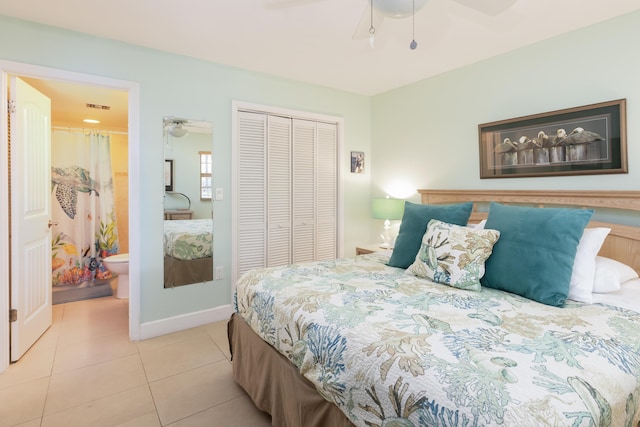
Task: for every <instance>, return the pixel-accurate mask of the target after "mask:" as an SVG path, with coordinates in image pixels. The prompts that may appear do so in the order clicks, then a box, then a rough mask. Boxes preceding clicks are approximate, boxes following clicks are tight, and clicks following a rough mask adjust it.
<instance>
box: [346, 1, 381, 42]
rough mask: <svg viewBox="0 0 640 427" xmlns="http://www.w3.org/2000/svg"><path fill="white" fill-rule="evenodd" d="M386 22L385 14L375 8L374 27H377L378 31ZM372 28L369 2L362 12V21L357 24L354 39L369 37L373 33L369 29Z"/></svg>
mask: <svg viewBox="0 0 640 427" xmlns="http://www.w3.org/2000/svg"><path fill="white" fill-rule="evenodd" d="M383 22H384V15H383V14H382V13H380V12H378V11H377V10H375V9H374V10H373V28H375V30H376V32H377V31H378V30H380V27H381V26H382V23H383ZM370 28H371V3H367V6H366V7H365V8H364V12H362V17H361V18H360V22H358V25H357V26H356V30H355V31H354V32H353V39H354V40H364V39H366V38H368V37H369V36H370V35H371V34H370V33H369V29H370Z"/></svg>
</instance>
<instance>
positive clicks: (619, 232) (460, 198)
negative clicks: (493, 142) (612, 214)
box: [418, 190, 640, 273]
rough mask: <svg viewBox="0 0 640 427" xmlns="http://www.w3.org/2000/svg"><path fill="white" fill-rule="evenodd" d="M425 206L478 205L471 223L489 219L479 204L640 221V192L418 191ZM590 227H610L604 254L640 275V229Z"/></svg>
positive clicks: (603, 224)
mask: <svg viewBox="0 0 640 427" xmlns="http://www.w3.org/2000/svg"><path fill="white" fill-rule="evenodd" d="M418 192H419V193H420V194H421V196H422V203H425V204H440V203H460V202H474V206H473V211H472V213H471V218H470V219H469V222H479V221H481V220H482V219H486V217H487V212H486V211H484V212H483V211H479V210H478V204H479V203H488V202H492V201H493V202H499V203H504V204H526V205H529V206H531V205H535V206H539V207H544V206H547V207H552V206H561V207H576V208H594V209H598V208H600V209H614V210H623V211H632V212H633V214H637V215H638V217H639V218H640V191H537V190H523V191H514V190H418ZM589 227H609V228H611V233H609V236H608V237H607V240H605V243H604V245H603V246H602V249H601V250H600V254H599V255H602V256H606V257H609V258H613V259H616V260H618V261H620V262H623V263H625V264H627V265H630V266H632V267H633V268H634V269H635V270H636V271H637V272H639V273H640V227H634V226H629V225H620V224H612V223H608V222H597V221H591V222H590V223H589Z"/></svg>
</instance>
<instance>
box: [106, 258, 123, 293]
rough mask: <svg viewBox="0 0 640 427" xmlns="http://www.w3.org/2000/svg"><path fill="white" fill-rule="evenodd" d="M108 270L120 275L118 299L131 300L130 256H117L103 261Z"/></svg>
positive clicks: (117, 291)
mask: <svg viewBox="0 0 640 427" xmlns="http://www.w3.org/2000/svg"><path fill="white" fill-rule="evenodd" d="M102 261H103V262H104V264H105V265H106V266H107V269H108V270H109V271H110V272H112V273H116V274H117V275H118V287H117V290H116V298H129V254H117V255H112V256H110V257H106V258H104V259H103V260H102Z"/></svg>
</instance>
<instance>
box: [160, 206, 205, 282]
mask: <svg viewBox="0 0 640 427" xmlns="http://www.w3.org/2000/svg"><path fill="white" fill-rule="evenodd" d="M212 242H213V224H212V220H211V219H192V220H165V221H164V287H165V288H173V287H176V286H182V285H188V284H192V283H201V282H207V281H210V280H213V245H212Z"/></svg>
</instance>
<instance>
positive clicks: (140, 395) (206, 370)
mask: <svg viewBox="0 0 640 427" xmlns="http://www.w3.org/2000/svg"><path fill="white" fill-rule="evenodd" d="M128 310H129V308H128V303H127V300H119V299H116V298H114V297H104V298H96V299H91V300H85V301H78V302H72V303H67V304H58V305H54V306H53V325H52V326H51V327H50V328H49V330H48V331H47V332H46V333H45V334H44V335H43V336H42V337H41V338H40V340H38V342H37V343H36V344H35V345H34V346H33V347H32V348H31V349H30V350H29V351H28V352H27V353H26V354H25V355H24V356H23V358H22V359H21V360H20V361H19V362H18V363H14V364H12V365H10V366H9V369H8V370H6V371H5V372H4V373H2V374H0V427H5V426H24V427H32V426H46V427H49V426H67V427H70V426H92V427H93V426H130V427H145V426H172V427H187V426H218V425H219V426H237V427H243V426H247V427H249V426H250V427H260V426H269V425H271V419H270V417H269V416H268V415H266V414H264V413H262V412H260V411H259V410H257V409H256V408H255V406H254V405H253V403H252V402H251V400H250V399H249V397H248V396H247V395H246V394H245V393H244V391H243V390H242V389H241V388H240V387H239V386H238V385H236V383H235V382H234V381H233V377H232V373H231V362H230V360H229V349H228V346H227V338H226V322H224V321H223V322H217V323H211V324H208V325H204V326H201V327H198V328H194V329H189V330H186V331H181V332H178V333H175V334H170V335H164V336H161V337H157V338H152V339H149V340H145V341H140V342H137V343H136V342H130V341H129V339H128Z"/></svg>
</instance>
